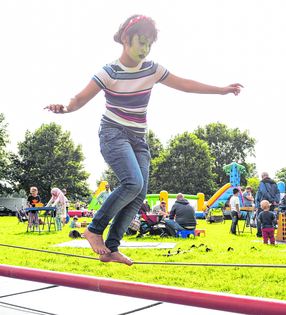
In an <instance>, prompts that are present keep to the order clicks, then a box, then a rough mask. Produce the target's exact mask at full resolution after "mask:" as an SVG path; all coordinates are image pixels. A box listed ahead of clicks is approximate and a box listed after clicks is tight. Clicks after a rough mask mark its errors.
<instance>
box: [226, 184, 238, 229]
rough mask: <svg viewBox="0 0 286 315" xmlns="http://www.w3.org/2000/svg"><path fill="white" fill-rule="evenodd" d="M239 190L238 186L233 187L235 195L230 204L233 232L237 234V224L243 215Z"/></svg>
mask: <svg viewBox="0 0 286 315" xmlns="http://www.w3.org/2000/svg"><path fill="white" fill-rule="evenodd" d="M238 194H239V190H238V189H237V188H234V189H233V195H232V197H231V198H230V200H229V206H230V211H231V212H230V214H231V218H232V224H231V229H230V231H231V234H236V226H237V224H238V219H239V218H240V217H241V214H240V203H239V198H238Z"/></svg>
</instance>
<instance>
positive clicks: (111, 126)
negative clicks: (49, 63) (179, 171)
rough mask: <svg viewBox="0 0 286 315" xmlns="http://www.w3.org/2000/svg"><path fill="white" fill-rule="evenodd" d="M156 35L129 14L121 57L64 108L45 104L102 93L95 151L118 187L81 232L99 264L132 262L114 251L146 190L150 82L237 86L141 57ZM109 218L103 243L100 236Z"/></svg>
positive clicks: (77, 103)
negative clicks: (185, 73)
mask: <svg viewBox="0 0 286 315" xmlns="http://www.w3.org/2000/svg"><path fill="white" fill-rule="evenodd" d="M156 39H157V29H156V27H155V22H154V21H153V20H152V19H151V18H149V17H146V16H144V15H133V16H131V17H129V18H128V19H127V20H126V21H125V22H124V23H123V24H122V25H121V26H120V28H119V30H118V32H117V33H116V34H115V35H114V40H115V41H116V42H117V43H120V44H121V45H122V46H123V50H122V54H121V56H120V57H119V58H118V59H117V60H115V61H114V62H112V63H110V64H108V65H106V66H104V67H103V68H102V69H101V70H100V71H98V72H97V73H96V74H95V75H94V76H93V78H92V79H91V81H90V82H89V83H88V85H87V86H86V87H85V88H84V89H83V90H82V91H81V92H80V93H79V94H77V95H76V96H75V97H74V98H72V99H71V101H70V102H69V104H68V106H64V105H62V104H51V105H48V106H47V107H45V108H46V109H48V110H50V111H52V112H54V113H61V114H64V113H70V112H73V111H76V110H78V109H80V108H81V107H83V106H84V105H85V104H86V103H87V102H89V101H90V100H91V99H92V98H93V97H95V96H96V95H97V94H98V93H99V92H100V91H101V90H103V91H104V93H105V98H106V111H105V113H104V115H103V117H102V120H101V126H100V132H99V138H100V149H101V153H102V155H103V157H104V159H105V161H106V162H107V163H108V164H109V165H110V167H111V168H112V170H113V171H114V173H115V174H116V176H117V178H118V179H119V182H120V186H119V187H118V188H117V189H115V190H114V191H113V192H112V194H110V196H108V198H107V199H106V200H105V202H104V203H103V205H102V206H101V208H100V209H99V210H98V211H97V212H96V213H95V215H94V217H93V220H92V222H91V223H90V224H89V226H88V228H87V229H86V231H85V232H84V234H85V237H86V238H87V240H88V241H89V243H90V245H91V247H92V249H93V251H94V252H96V253H97V254H99V255H100V256H99V259H100V260H101V261H102V262H111V261H115V262H119V263H124V264H127V265H132V263H133V262H132V260H131V259H130V258H128V257H126V256H124V255H123V254H122V253H120V252H119V251H118V247H119V245H120V241H121V239H122V237H123V235H124V233H125V232H126V230H127V229H128V226H129V224H130V222H131V221H132V219H133V217H134V216H135V215H136V213H137V212H138V209H139V208H140V206H141V205H142V203H143V201H144V199H145V196H146V192H147V186H148V174H149V163H150V152H149V148H148V145H147V143H146V141H145V135H146V132H147V120H146V113H147V105H148V102H149V98H150V95H151V90H152V88H153V86H154V85H155V84H156V83H162V84H164V85H166V86H168V87H171V88H175V89H177V90H181V91H184V92H189V93H202V94H221V95H225V94H229V93H233V94H234V95H238V94H239V92H240V88H241V87H242V85H240V84H239V83H235V84H231V85H229V86H225V87H216V86H211V85H206V84H203V83H199V82H196V81H193V80H188V79H183V78H180V77H177V76H175V75H173V74H171V73H170V72H169V71H168V70H167V69H166V68H164V67H163V66H161V65H160V64H158V63H155V62H153V61H147V60H146V59H145V58H146V57H147V55H148V54H149V52H150V50H151V46H152V44H153V43H154V42H155V41H156ZM108 49H109V48H108ZM166 107H167V104H166ZM112 219H113V220H112ZM111 220H112V223H111V226H110V229H109V233H108V235H107V239H106V241H105V242H104V240H103V237H102V234H103V232H104V230H105V229H106V227H107V226H108V224H109V222H110V221H111Z"/></svg>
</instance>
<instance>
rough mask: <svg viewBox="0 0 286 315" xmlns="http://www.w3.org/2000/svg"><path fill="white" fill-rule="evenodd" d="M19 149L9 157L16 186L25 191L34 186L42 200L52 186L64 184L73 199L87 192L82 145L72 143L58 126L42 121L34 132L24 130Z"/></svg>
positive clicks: (48, 193) (47, 196)
mask: <svg viewBox="0 0 286 315" xmlns="http://www.w3.org/2000/svg"><path fill="white" fill-rule="evenodd" d="M18 150H19V152H18V156H14V157H13V159H12V165H13V170H14V174H13V177H14V182H16V183H17V185H16V188H17V190H20V189H24V190H25V191H26V192H28V191H29V187H31V186H37V187H38V189H39V193H40V195H41V197H42V199H43V200H44V201H45V202H46V201H47V200H48V199H49V198H50V190H51V188H52V187H58V188H66V189H67V191H68V195H69V198H72V199H77V198H79V197H81V198H82V197H87V196H88V195H89V188H88V184H87V182H86V180H87V178H88V176H89V174H88V173H87V172H86V171H85V170H84V167H83V160H84V157H83V153H82V149H81V146H75V145H74V143H73V142H72V140H71V139H70V133H69V132H63V131H62V128H61V126H59V125H56V124H55V123H51V124H48V125H46V124H43V125H42V126H41V127H40V128H39V129H37V130H36V131H35V132H34V133H31V132H30V131H27V132H26V134H25V140H24V141H23V142H21V143H19V144H18Z"/></svg>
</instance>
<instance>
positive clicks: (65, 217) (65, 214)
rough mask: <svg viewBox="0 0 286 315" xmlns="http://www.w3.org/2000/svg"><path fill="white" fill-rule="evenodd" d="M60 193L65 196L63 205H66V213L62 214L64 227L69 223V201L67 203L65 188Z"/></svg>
mask: <svg viewBox="0 0 286 315" xmlns="http://www.w3.org/2000/svg"><path fill="white" fill-rule="evenodd" d="M62 193H63V194H64V196H65V203H66V211H65V213H64V214H63V216H64V219H63V225H65V224H66V223H68V222H69V220H70V216H69V201H68V198H67V196H66V195H67V190H66V189H65V188H63V189H62Z"/></svg>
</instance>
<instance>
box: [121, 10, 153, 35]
mask: <svg viewBox="0 0 286 315" xmlns="http://www.w3.org/2000/svg"><path fill="white" fill-rule="evenodd" d="M142 20H148V17H147V16H145V15H138V16H136V17H135V18H133V19H131V20H130V21H129V22H128V24H127V25H126V27H125V29H124V30H123V32H122V34H124V33H126V31H127V30H128V29H129V28H130V26H132V25H134V24H136V23H138V22H139V21H142Z"/></svg>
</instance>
